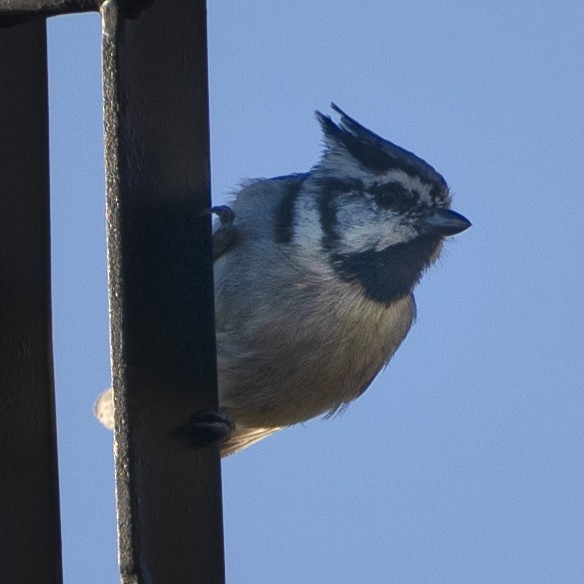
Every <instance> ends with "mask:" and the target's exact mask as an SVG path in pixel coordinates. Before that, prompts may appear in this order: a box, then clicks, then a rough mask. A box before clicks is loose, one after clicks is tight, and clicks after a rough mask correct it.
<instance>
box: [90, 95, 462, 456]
mask: <svg viewBox="0 0 584 584" xmlns="http://www.w3.org/2000/svg"><path fill="white" fill-rule="evenodd" d="M331 108H332V110H333V111H334V112H335V113H336V114H337V115H338V116H339V120H338V122H335V121H333V119H332V117H331V116H329V115H325V114H323V113H321V112H319V111H317V112H316V117H317V120H318V122H319V123H320V126H321V129H322V134H323V151H322V154H321V156H320V159H319V160H318V161H317V163H316V164H315V165H314V166H313V167H312V168H311V169H310V170H309V171H308V172H305V173H296V174H290V175H286V176H279V177H274V178H269V179H258V180H251V181H248V182H247V183H245V184H244V185H243V186H242V188H241V190H240V191H239V192H238V193H237V195H236V197H235V199H234V201H233V202H232V203H231V204H230V205H229V206H221V207H214V208H213V210H214V212H215V213H216V214H217V215H218V219H217V220H216V221H215V224H214V235H213V237H214V277H215V320H216V335H217V375H218V392H219V406H220V412H221V414H220V415H221V416H224V419H225V420H228V421H229V428H230V430H229V432H226V437H225V439H224V440H223V442H222V444H221V454H222V456H227V455H230V454H233V453H235V452H237V451H240V450H242V449H244V448H246V447H248V446H250V445H251V444H254V443H255V442H258V441H259V440H261V439H263V438H265V437H267V436H269V435H270V434H272V433H274V432H277V431H279V430H281V429H283V428H287V427H290V426H293V425H295V424H299V423H302V422H305V421H307V420H310V419H312V418H315V417H317V416H322V415H324V416H327V417H330V416H332V415H333V414H335V413H337V412H339V411H341V410H344V409H345V408H346V407H347V405H348V404H349V403H350V402H352V401H353V400H355V399H356V398H358V397H359V396H360V395H362V394H363V393H364V392H365V390H366V389H367V388H368V387H369V386H370V384H371V382H372V381H373V379H374V378H375V377H376V376H377V374H378V373H379V372H380V371H381V370H382V369H383V368H384V367H385V366H386V365H387V364H388V363H389V361H390V360H391V358H392V357H393V355H394V354H395V352H396V351H397V349H398V348H399V346H400V345H401V343H402V341H403V340H404V339H405V337H406V335H407V334H408V332H409V330H410V328H411V326H412V324H413V322H414V320H415V318H416V303H415V298H414V294H413V291H414V288H415V287H416V285H417V284H418V283H419V281H420V279H421V277H422V275H423V274H424V272H425V271H426V270H427V269H428V268H429V267H430V266H431V265H432V264H433V263H434V262H435V261H436V260H437V259H438V257H439V255H440V253H441V250H442V247H443V242H444V240H445V238H447V237H450V236H453V235H456V234H458V233H461V232H462V231H464V230H466V229H467V228H469V227H470V226H471V223H470V221H469V220H468V219H467V218H466V217H464V216H463V215H461V214H459V213H457V212H456V211H453V210H452V209H451V208H450V206H451V195H450V191H449V187H448V185H447V183H446V181H445V179H444V178H443V176H442V175H441V174H439V173H438V172H437V171H436V170H435V169H434V168H433V167H432V166H431V165H430V164H428V163H427V162H425V161H424V160H422V159H421V158H419V157H418V156H416V155H415V154H413V153H412V152H409V151H408V150H405V149H404V148H401V147H400V146H398V145H396V144H394V143H392V142H390V141H389V140H386V139H384V138H382V137H381V136H379V135H377V134H375V133H374V132H372V131H371V130H369V129H367V128H366V127H364V126H363V125H361V124H360V123H359V122H357V121H356V120H355V119H353V118H352V117H350V116H349V115H348V114H346V113H345V112H344V111H343V110H342V109H341V108H340V107H338V106H337V105H335V104H334V103H333V104H331ZM94 411H95V414H96V416H97V417H98V419H100V421H101V422H102V423H103V424H104V425H105V426H106V427H110V428H111V427H113V401H112V393H111V390H106V392H104V393H102V395H101V396H100V397H99V398H98V400H97V402H96V404H95V406H94ZM219 422H220V420H219Z"/></svg>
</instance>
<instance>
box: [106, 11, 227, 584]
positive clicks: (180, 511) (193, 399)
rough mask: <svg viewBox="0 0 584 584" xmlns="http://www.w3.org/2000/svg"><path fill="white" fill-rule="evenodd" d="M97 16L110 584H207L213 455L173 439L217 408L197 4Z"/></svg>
mask: <svg viewBox="0 0 584 584" xmlns="http://www.w3.org/2000/svg"><path fill="white" fill-rule="evenodd" d="M102 15H103V64H104V94H105V143H106V171H107V213H108V250H109V278H110V313H111V343H112V365H113V376H114V388H115V406H116V430H115V447H116V483H117V497H118V529H119V542H120V548H119V554H120V564H121V572H122V581H123V582H125V583H130V582H132V583H133V582H140V583H141V584H146V583H148V584H150V583H156V584H159V583H169V584H176V583H177V582H181V583H182V582H185V583H186V582H193V583H199V582H200V583H204V584H215V583H218V584H220V583H223V582H224V565H223V531H222V519H221V488H220V463H219V447H218V445H212V446H210V447H206V448H200V449H192V448H189V447H188V446H187V445H186V444H185V443H184V442H182V441H180V440H179V439H178V438H177V430H179V428H181V427H183V426H184V425H185V424H187V423H188V421H189V419H190V417H191V416H192V415H193V414H195V413H196V412H197V411H200V410H204V409H214V408H216V407H217V395H216V373H215V334H214V322H213V287H212V277H213V273H212V263H211V238H210V219H209V216H208V215H205V214H204V210H205V209H208V208H209V206H210V199H209V152H208V142H209V135H208V96H207V49H206V10H205V2H204V0H174V1H172V2H170V1H167V2H163V1H160V2H155V3H154V4H153V5H152V6H151V7H150V8H147V9H146V10H144V12H142V13H141V15H140V16H139V17H138V18H136V19H133V20H128V19H127V18H125V17H124V16H123V15H122V14H121V12H120V11H119V9H118V6H117V5H116V3H115V2H114V1H111V0H110V1H107V2H106V3H105V4H104V5H103V6H102Z"/></svg>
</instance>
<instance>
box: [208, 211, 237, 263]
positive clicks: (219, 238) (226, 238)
mask: <svg viewBox="0 0 584 584" xmlns="http://www.w3.org/2000/svg"><path fill="white" fill-rule="evenodd" d="M211 213H215V215H217V217H219V223H220V225H219V227H218V228H217V229H216V230H215V233H213V260H216V259H217V258H219V257H221V256H222V255H223V254H224V253H225V252H226V251H227V250H228V249H229V248H230V247H231V246H232V245H233V244H234V242H235V228H234V226H233V221H234V220H235V213H234V212H233V209H232V208H231V207H228V206H227V205H218V206H216V207H211Z"/></svg>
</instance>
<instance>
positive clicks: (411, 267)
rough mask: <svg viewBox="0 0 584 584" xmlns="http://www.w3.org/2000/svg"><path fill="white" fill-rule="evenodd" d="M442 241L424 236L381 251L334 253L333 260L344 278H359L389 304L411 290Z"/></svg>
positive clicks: (372, 296)
mask: <svg viewBox="0 0 584 584" xmlns="http://www.w3.org/2000/svg"><path fill="white" fill-rule="evenodd" d="M439 244H440V238H437V237H431V236H421V237H417V238H416V239H413V240H412V241H408V242H407V243H400V244H397V245H392V246H390V247H388V248H386V249H384V250H381V251H375V250H369V251H364V252H359V253H353V254H340V253H336V254H335V253H333V254H331V263H332V265H333V268H334V269H335V271H336V272H337V274H338V275H339V277H340V278H341V279H342V280H345V281H347V282H351V281H357V282H359V283H360V284H361V286H362V287H363V290H364V292H365V295H366V296H367V297H368V298H370V299H371V300H375V301H376V302H380V303H381V304H390V303H391V302H394V301H395V300H398V299H400V298H403V297H404V296H407V295H408V294H410V293H411V291H412V290H413V289H414V286H415V285H416V284H417V283H418V282H419V280H420V278H421V276H422V274H423V272H424V270H425V269H426V268H427V267H428V266H429V265H430V262H431V259H432V255H433V254H434V252H435V251H436V249H437V247H438V245H439Z"/></svg>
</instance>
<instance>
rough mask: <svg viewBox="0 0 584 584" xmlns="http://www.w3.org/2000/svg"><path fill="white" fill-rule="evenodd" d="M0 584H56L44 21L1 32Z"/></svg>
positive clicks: (57, 528)
mask: <svg viewBox="0 0 584 584" xmlns="http://www.w3.org/2000/svg"><path fill="white" fill-rule="evenodd" d="M0 80H1V82H0V581H1V582H2V583H3V584H29V583H30V584H58V583H60V582H62V574H61V533H60V524H59V485H58V471H57V447H56V431H55V408H54V387H53V366H52V341H51V287H50V284H51V283H50V237H49V160H48V98H47V57H46V31H45V21H44V19H41V20H36V21H34V22H30V23H27V24H22V25H19V26H14V27H12V28H6V29H0Z"/></svg>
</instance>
